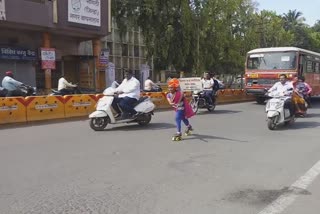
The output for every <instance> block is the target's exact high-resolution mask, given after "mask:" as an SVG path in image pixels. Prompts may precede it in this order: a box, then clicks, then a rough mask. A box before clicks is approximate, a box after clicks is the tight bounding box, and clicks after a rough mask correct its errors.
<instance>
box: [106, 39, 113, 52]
mask: <svg viewBox="0 0 320 214" xmlns="http://www.w3.org/2000/svg"><path fill="white" fill-rule="evenodd" d="M107 48H108V49H109V54H110V55H113V50H112V42H107Z"/></svg>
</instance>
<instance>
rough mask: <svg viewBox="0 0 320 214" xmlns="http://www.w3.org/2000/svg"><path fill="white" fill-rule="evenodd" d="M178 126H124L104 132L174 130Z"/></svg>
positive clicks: (152, 124)
mask: <svg viewBox="0 0 320 214" xmlns="http://www.w3.org/2000/svg"><path fill="white" fill-rule="evenodd" d="M175 127H176V126H175V125H174V124H172V123H150V124H149V125H147V126H141V125H139V124H132V125H130V124H128V125H126V124H124V125H123V126H118V127H111V126H110V128H108V127H107V128H106V129H105V130H104V131H138V130H144V131H146V130H163V129H172V128H175Z"/></svg>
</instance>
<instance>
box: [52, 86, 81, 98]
mask: <svg viewBox="0 0 320 214" xmlns="http://www.w3.org/2000/svg"><path fill="white" fill-rule="evenodd" d="M51 92H52V93H51V94H50V95H51V96H64V95H72V94H82V92H81V91H80V89H79V88H78V86H76V87H73V88H68V91H59V90H55V89H51Z"/></svg>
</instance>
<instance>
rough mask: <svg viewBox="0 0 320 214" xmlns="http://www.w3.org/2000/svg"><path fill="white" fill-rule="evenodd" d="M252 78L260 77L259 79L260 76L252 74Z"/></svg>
mask: <svg viewBox="0 0 320 214" xmlns="http://www.w3.org/2000/svg"><path fill="white" fill-rule="evenodd" d="M250 77H251V78H258V77H259V74H250Z"/></svg>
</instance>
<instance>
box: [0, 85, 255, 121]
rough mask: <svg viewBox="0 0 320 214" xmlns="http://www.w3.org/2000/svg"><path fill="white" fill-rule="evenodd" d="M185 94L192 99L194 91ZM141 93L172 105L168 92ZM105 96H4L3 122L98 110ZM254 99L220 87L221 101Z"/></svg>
mask: <svg viewBox="0 0 320 214" xmlns="http://www.w3.org/2000/svg"><path fill="white" fill-rule="evenodd" d="M184 95H185V97H186V99H187V100H188V101H190V100H191V99H192V92H190V91H187V92H184ZM141 96H148V97H150V98H151V100H152V101H153V103H154V104H155V105H156V108H170V105H169V103H168V101H167V99H166V92H147V93H141ZM101 97H103V94H96V95H74V96H73V95H70V96H65V97H61V96H47V97H46V96H39V97H27V98H23V97H12V98H0V124H7V123H17V122H28V121H37V120H49V119H58V118H71V117H78V116H86V115H89V114H90V113H91V112H93V111H95V106H96V103H97V101H98V100H99V99H100V98H101ZM251 100H254V97H253V96H251V95H247V94H246V93H245V90H243V89H225V90H219V91H218V95H217V102H218V104H219V103H232V102H241V101H251Z"/></svg>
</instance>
